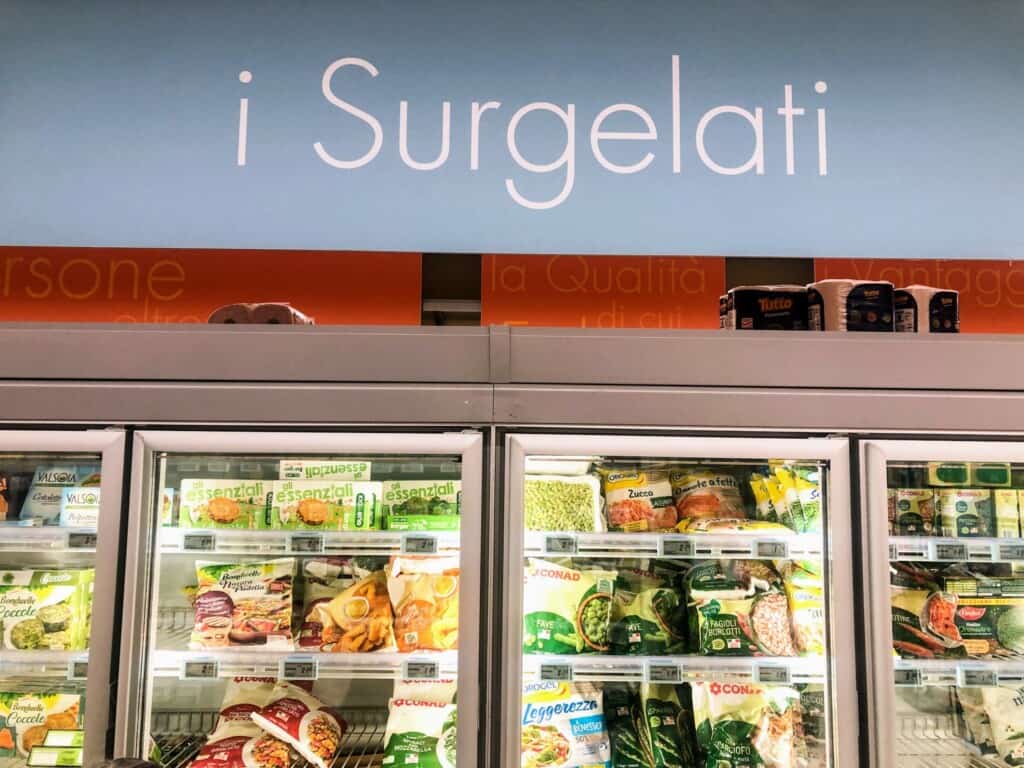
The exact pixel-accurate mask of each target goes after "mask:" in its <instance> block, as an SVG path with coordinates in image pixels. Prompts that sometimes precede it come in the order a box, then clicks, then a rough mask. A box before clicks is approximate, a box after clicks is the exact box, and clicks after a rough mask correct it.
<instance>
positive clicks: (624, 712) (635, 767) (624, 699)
mask: <svg viewBox="0 0 1024 768" xmlns="http://www.w3.org/2000/svg"><path fill="white" fill-rule="evenodd" d="M635 698H636V694H635V693H634V692H633V691H631V690H630V688H629V687H628V686H626V685H615V684H610V685H606V686H605V687H604V719H605V723H606V724H607V727H608V738H609V740H610V741H611V745H612V768H651V763H650V760H648V758H647V752H646V751H645V750H644V747H643V744H642V743H641V741H640V733H639V731H637V727H636V721H634V720H633V701H634V700H635Z"/></svg>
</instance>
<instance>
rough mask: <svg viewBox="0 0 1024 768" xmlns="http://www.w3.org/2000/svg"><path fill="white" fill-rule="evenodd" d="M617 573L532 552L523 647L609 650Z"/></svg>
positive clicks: (526, 584)
mask: <svg viewBox="0 0 1024 768" xmlns="http://www.w3.org/2000/svg"><path fill="white" fill-rule="evenodd" d="M616 576H617V573H616V571H605V570H586V571H582V570H577V569H575V568H572V567H568V566H563V565H558V564H556V563H553V562H550V561H547V560H539V559H535V558H531V559H530V561H529V564H528V565H527V567H526V572H525V578H524V584H523V614H524V615H523V652H524V653H603V652H606V651H607V650H608V628H609V623H610V618H611V603H612V593H613V591H614V585H615V578H616Z"/></svg>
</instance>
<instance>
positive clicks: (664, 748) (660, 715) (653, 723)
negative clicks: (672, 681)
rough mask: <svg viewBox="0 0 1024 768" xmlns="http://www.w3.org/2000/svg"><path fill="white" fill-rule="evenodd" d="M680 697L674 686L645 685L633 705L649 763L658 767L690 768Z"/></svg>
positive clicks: (655, 767) (635, 719)
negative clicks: (682, 727)
mask: <svg viewBox="0 0 1024 768" xmlns="http://www.w3.org/2000/svg"><path fill="white" fill-rule="evenodd" d="M681 710H682V707H681V706H680V704H679V696H678V695H676V690H675V688H674V687H673V686H671V685H655V684H652V683H643V684H642V685H641V686H640V695H639V696H638V697H637V698H636V699H635V700H634V703H633V718H634V721H635V722H636V727H637V732H638V733H639V734H640V741H641V744H642V745H643V748H644V752H646V754H647V759H648V763H649V764H650V765H652V766H654V768H690V765H692V763H691V762H690V761H689V760H688V759H687V756H686V755H685V754H684V750H683V739H682V733H681V731H680V728H679V714H680V711H681Z"/></svg>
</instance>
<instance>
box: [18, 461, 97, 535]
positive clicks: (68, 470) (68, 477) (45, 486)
mask: <svg viewBox="0 0 1024 768" xmlns="http://www.w3.org/2000/svg"><path fill="white" fill-rule="evenodd" d="M99 484H100V467H99V465H98V464H81V465H76V464H47V465H43V466H40V467H37V468H36V471H35V474H34V475H33V476H32V484H31V485H30V486H29V489H28V495H27V496H26V497H25V501H24V503H23V504H22V506H21V519H22V520H36V521H38V522H39V523H41V524H43V525H56V524H57V523H58V522H59V520H60V500H61V495H62V491H63V489H64V488H73V487H75V486H92V487H98V486H99Z"/></svg>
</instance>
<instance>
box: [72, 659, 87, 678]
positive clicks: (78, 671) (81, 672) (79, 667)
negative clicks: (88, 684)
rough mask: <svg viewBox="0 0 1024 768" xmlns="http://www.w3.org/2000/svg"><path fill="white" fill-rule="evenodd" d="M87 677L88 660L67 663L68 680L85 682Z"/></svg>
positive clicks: (73, 660) (75, 660)
mask: <svg viewBox="0 0 1024 768" xmlns="http://www.w3.org/2000/svg"><path fill="white" fill-rule="evenodd" d="M88 677H89V660H88V659H71V661H69V662H68V680H85V679H87V678H88Z"/></svg>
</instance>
